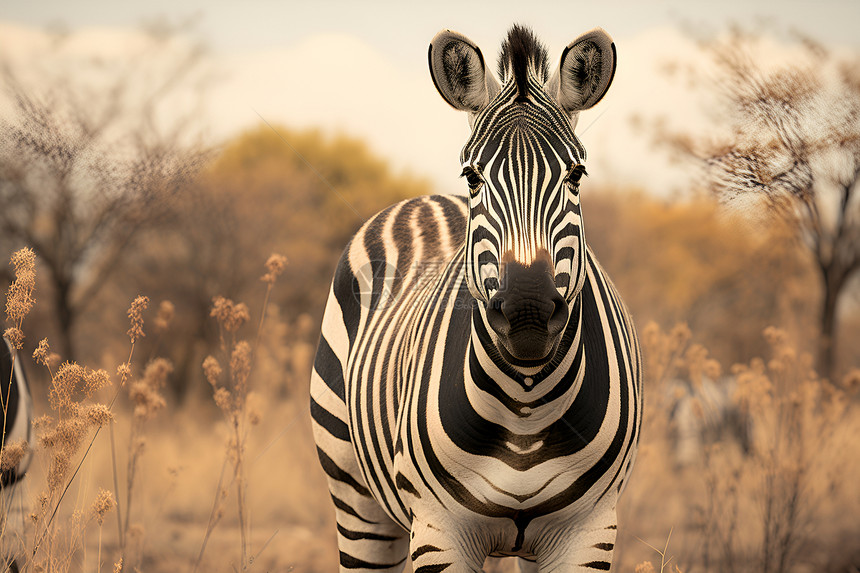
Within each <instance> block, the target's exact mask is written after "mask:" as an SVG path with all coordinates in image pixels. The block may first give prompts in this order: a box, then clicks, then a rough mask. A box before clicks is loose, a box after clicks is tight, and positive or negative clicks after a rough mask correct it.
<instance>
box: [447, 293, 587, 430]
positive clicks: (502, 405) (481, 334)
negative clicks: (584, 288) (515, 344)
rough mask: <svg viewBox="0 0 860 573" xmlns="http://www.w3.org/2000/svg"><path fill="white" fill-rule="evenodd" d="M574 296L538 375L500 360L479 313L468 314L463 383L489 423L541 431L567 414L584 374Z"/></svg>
mask: <svg viewBox="0 0 860 573" xmlns="http://www.w3.org/2000/svg"><path fill="white" fill-rule="evenodd" d="M580 299H581V297H577V298H576V300H575V301H574V304H573V305H572V308H571V318H570V321H569V322H568V324H567V328H566V329H565V332H564V334H563V335H562V338H561V341H560V343H559V348H558V350H557V351H556V354H555V356H554V357H553V358H552V360H551V361H550V362H549V363H547V364H546V365H545V366H543V367H542V368H540V369H537V371H534V370H524V369H519V368H517V367H515V366H513V365H511V364H510V363H508V362H507V361H505V360H504V358H502V356H501V354H500V353H499V351H498V349H497V347H496V344H495V343H494V341H493V339H492V336H491V335H490V329H489V326H488V324H487V321H486V316H485V315H484V312H483V309H482V308H480V306H479V308H476V309H475V310H474V312H473V313H472V333H471V338H470V341H469V348H468V354H467V356H466V364H465V373H464V382H465V385H466V394H467V396H468V398H469V402H470V403H471V404H472V407H473V408H474V409H475V411H476V412H478V413H479V414H481V416H482V417H484V418H485V419H488V420H497V421H503V425H504V426H506V427H508V428H509V429H512V430H513V429H515V428H516V429H517V430H519V431H518V432H517V433H523V432H524V431H526V430H527V428H526V426H528V427H530V428H531V430H532V431H535V429H536V428H535V427H537V429H540V428H543V427H546V426H547V425H549V424H551V423H552V422H555V421H556V420H558V419H559V418H560V417H561V416H563V415H564V413H565V412H567V409H568V408H569V407H570V404H571V403H572V402H573V399H574V398H575V397H576V395H577V393H578V392H579V388H580V386H581V384H582V380H583V377H584V374H585V347H584V340H583V338H582V336H581V331H582V304H581V301H580Z"/></svg>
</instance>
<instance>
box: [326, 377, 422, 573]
mask: <svg viewBox="0 0 860 573" xmlns="http://www.w3.org/2000/svg"><path fill="white" fill-rule="evenodd" d="M346 415H347V408H346V404H345V403H344V401H343V398H342V396H339V395H338V394H337V393H336V392H334V391H332V390H331V389H330V388H329V387H328V386H327V385H326V382H325V381H324V380H323V379H322V377H321V376H320V375H319V374H318V372H317V370H316V369H315V370H314V373H313V375H312V376H311V417H312V419H313V430H314V440H315V441H316V444H317V455H318V456H319V460H320V464H321V465H322V468H323V471H325V473H326V475H327V477H328V487H329V492H330V493H331V498H332V501H333V502H334V505H335V516H336V519H337V545H338V549H339V550H340V570H341V571H392V572H399V571H401V570H402V569H403V566H404V564H405V562H406V557H407V554H408V552H409V539H408V535H407V532H406V531H405V530H404V529H403V528H402V527H400V526H399V525H398V524H397V523H396V522H394V520H392V519H391V518H390V517H388V515H387V514H386V513H385V511H384V510H383V509H382V507H381V506H380V505H379V503H377V501H376V500H375V499H374V498H373V496H372V495H371V493H370V490H369V489H368V488H367V483H366V482H365V480H364V477H363V476H362V474H361V471H360V469H359V467H358V462H357V461H356V458H355V451H354V450H353V445H352V441H351V440H350V436H349V431H348V427H347V423H346V420H347V417H346Z"/></svg>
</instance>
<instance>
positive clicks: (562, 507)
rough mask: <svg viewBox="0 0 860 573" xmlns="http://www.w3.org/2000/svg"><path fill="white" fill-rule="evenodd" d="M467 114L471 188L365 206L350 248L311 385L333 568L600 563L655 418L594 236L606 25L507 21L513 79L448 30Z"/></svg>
mask: <svg viewBox="0 0 860 573" xmlns="http://www.w3.org/2000/svg"><path fill="white" fill-rule="evenodd" d="M429 64H430V72H431V75H432V78H433V81H434V83H435V85H436V88H437V90H438V91H439V93H440V94H441V95H442V97H443V99H445V101H447V102H448V103H449V104H450V105H451V106H453V107H454V108H455V109H457V110H461V111H465V112H467V114H468V118H469V125H470V128H471V135H470V137H469V139H468V140H467V142H466V144H465V146H464V147H463V150H462V152H461V154H460V160H461V164H462V169H463V171H462V176H463V177H464V178H465V179H466V182H467V183H468V188H469V193H468V197H465V196H453V195H435V196H425V197H419V198H415V199H410V200H406V201H403V202H400V203H397V204H395V205H393V206H391V207H389V208H387V209H385V210H383V211H382V212H380V213H379V214H377V215H376V216H374V217H373V218H372V219H370V220H369V221H367V222H366V223H365V224H364V225H363V226H362V227H361V228H360V230H359V231H358V232H357V234H356V235H355V236H354V237H353V238H352V239H351V241H350V242H349V244H348V245H347V247H346V249H345V251H344V253H343V255H342V256H341V258H340V260H339V262H338V265H337V268H336V271H335V273H334V278H333V280H332V285H331V289H330V290H329V295H328V301H327V304H326V310H325V313H324V316H323V322H322V327H321V336H320V340H319V345H318V348H317V352H316V356H315V360H314V366H313V371H312V374H311V383H310V384H311V386H310V393H311V399H310V413H311V418H312V426H313V434H314V440H315V442H316V446H317V454H318V457H319V461H320V464H321V466H322V469H323V471H324V473H325V474H326V478H327V482H328V487H329V491H330V494H331V498H332V501H333V503H334V506H335V515H336V520H337V542H338V549H339V556H340V570H341V571H371V570H373V571H380V570H382V571H400V570H402V568H403V567H404V566H405V564H406V561H407V559H410V558H411V562H412V567H413V571H415V572H416V573H434V572H440V571H446V572H461V571H480V570H481V568H482V566H483V565H484V562H485V559H487V558H488V557H494V558H499V557H508V556H516V557H519V558H521V559H520V560H519V561H518V564H519V566H520V567H521V569H525V570H528V571H538V570H539V571H557V570H565V571H591V570H608V569H609V567H610V563H611V560H612V553H613V548H614V545H615V538H616V533H617V519H616V509H615V507H616V502H617V500H618V497H619V495H620V494H621V492H622V489H623V488H624V485H625V484H626V483H627V481H628V477H629V475H630V473H631V471H632V468H633V462H634V459H635V455H636V449H637V444H638V440H639V431H640V425H641V417H642V398H641V387H640V386H641V382H640V369H641V368H640V351H639V344H638V342H637V338H636V333H635V329H634V326H633V323H632V321H631V318H630V315H629V314H628V312H627V310H626V308H625V306H624V304H623V303H622V301H621V299H620V297H619V295H618V293H617V291H616V289H615V287H614V286H613V284H612V282H610V280H609V278H608V277H607V275H606V273H605V272H604V271H603V269H602V268H601V267H600V265H599V263H598V262H597V259H596V258H595V256H594V254H593V253H592V252H591V250H589V249H588V247H587V246H586V243H585V235H584V232H583V227H582V215H581V212H580V205H579V183H580V179H581V177H582V176H583V175H585V167H584V165H583V162H584V160H585V149H584V148H583V146H582V144H581V142H580V141H579V139H578V138H577V136H576V135H574V131H573V130H574V127H575V125H576V120H577V117H578V113H579V111H580V110H583V109H588V108H590V107H592V106H593V105H594V104H596V103H597V102H598V101H599V100H600V99H601V98H602V97H603V95H604V94H605V92H606V90H607V89H608V88H609V85H610V83H611V81H612V77H613V75H614V71H615V45H614V44H613V42H612V40H611V38H610V37H609V35H608V34H607V33H606V32H604V31H603V30H601V29H595V30H592V31H590V32H587V33H585V34H583V35H581V36H580V37H578V38H577V39H576V40H574V41H573V42H572V43H570V44H569V45H568V46H567V47H566V48H565V49H564V51H563V52H562V56H561V60H560V64H559V68H558V69H557V71H556V72H555V73H554V74H553V75H552V77H549V65H548V57H547V52H546V49H545V48H544V47H543V46H542V44H541V43H540V42H539V41H538V40H537V38H536V37H535V35H534V34H533V33H532V32H531V30H529V29H527V28H524V27H522V26H519V25H515V26H513V27H512V28H511V29H510V31H509V32H508V34H507V37H506V39H505V41H504V42H503V44H502V49H501V56H500V59H499V75H500V76H501V82H499V81H498V80H497V79H496V78H495V77H494V75H493V74H492V72H491V71H487V69H486V66H485V62H484V58H483V55H482V54H481V51H480V49H479V48H478V47H477V46H476V45H475V44H474V43H473V42H472V41H471V40H469V39H468V38H466V37H465V36H462V35H460V34H458V33H456V32H453V31H450V30H443V31H441V32H439V34H437V35H436V36H435V38H434V39H433V40H432V42H431V44H430V49H429Z"/></svg>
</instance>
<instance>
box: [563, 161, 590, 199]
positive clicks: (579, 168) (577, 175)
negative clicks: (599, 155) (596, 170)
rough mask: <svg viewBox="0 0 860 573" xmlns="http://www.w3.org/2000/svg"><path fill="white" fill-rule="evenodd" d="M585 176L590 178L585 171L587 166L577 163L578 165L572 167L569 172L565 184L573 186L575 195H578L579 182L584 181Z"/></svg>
mask: <svg viewBox="0 0 860 573" xmlns="http://www.w3.org/2000/svg"><path fill="white" fill-rule="evenodd" d="M583 175H585V176H586V177H588V173H587V172H586V171H585V165H583V164H582V163H577V164H576V165H573V166H571V168H570V170H569V171H568V172H567V176H566V177H565V178H564V182H565V183H567V184H568V185H570V186H571V188H572V189H573V192H574V193H578V192H579V180H580V179H582V176H583Z"/></svg>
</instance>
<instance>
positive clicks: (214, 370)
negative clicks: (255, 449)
mask: <svg viewBox="0 0 860 573" xmlns="http://www.w3.org/2000/svg"><path fill="white" fill-rule="evenodd" d="M286 264H287V260H286V258H285V257H283V256H282V255H277V254H274V255H272V256H271V257H269V259H268V261H267V262H266V270H267V272H266V274H264V275H263V276H262V277H261V279H260V280H261V281H263V282H265V283H266V285H267V288H266V295H265V298H264V302H263V308H262V311H261V313H260V322H259V325H258V327H257V333H256V337H255V344H254V347H253V348H252V347H251V345H250V344H249V343H248V342H247V341H245V340H240V339H237V333H238V331H239V329H240V328H241V326H242V325H243V324H245V323H246V322H248V320H250V313H249V311H248V307H247V306H246V305H245V304H244V303H241V302H240V303H235V302H233V301H232V300H230V299H227V298H224V297H221V296H218V297H215V298H214V299H213V304H212V311H211V313H210V314H211V316H212V317H214V318H215V320H216V321H217V322H218V327H219V332H220V337H221V338H220V339H221V350H222V352H223V354H224V356H225V359H226V360H225V362H226V363H228V364H229V370H228V372H227V375H226V376H225V372H224V368H223V367H222V366H221V361H219V360H218V359H217V358H215V357H214V356H207V357H206V359H205V360H204V361H203V372H204V374H205V376H206V380H207V381H208V382H209V384H210V385H211V386H212V390H213V398H214V400H215V404H216V405H217V406H218V408H219V409H220V410H221V412H222V414H223V415H224V419H225V420H226V421H227V423H228V425H229V427H230V430H231V434H230V438H229V439H228V442H227V449H226V456H225V460H224V465H223V466H222V471H221V477H220V479H219V482H218V488H217V492H216V495H215V500H214V502H213V506H212V512H211V513H210V517H209V524H208V526H207V528H206V533H205V535H204V538H203V544H202V546H201V548H200V553H199V554H198V557H197V561H196V563H195V565H194V568H193V571H196V570H197V569H198V568H199V566H200V563H201V561H202V559H203V554H204V552H205V551H206V546H207V544H208V541H209V538H210V536H211V534H212V531H213V530H214V529H215V527H216V525H217V524H218V522H219V521H220V520H221V517H223V515H224V503H225V502H226V500H227V498H228V495H229V491H230V489H231V488H232V486H233V484H235V485H236V498H237V510H238V516H239V530H240V535H241V546H240V559H241V562H240V563H241V567H240V568H241V569H242V570H245V569H247V568H248V567H249V566H250V565H251V563H252V562H253V560H254V557H251V556H249V554H248V536H249V533H250V521H249V519H248V515H247V501H246V500H247V477H246V445H247V440H248V434H249V430H250V427H251V426H255V425H257V424H259V422H260V413H259V409H258V408H257V407H256V406H255V394H254V393H253V392H251V391H250V377H251V370H252V368H253V363H254V356H255V353H256V349H257V348H258V347H259V344H260V335H261V332H262V329H263V323H264V321H265V316H266V310H267V307H268V303H269V297H270V295H271V292H272V288H273V287H274V284H275V282H276V280H277V278H278V276H280V274H281V273H282V272H283V271H284V267H285V266H286ZM228 339H229V341H228ZM228 467H229V468H231V469H232V472H231V475H230V482H229V483H228V484H227V485H226V486H225V485H224V481H225V471H226V469H227V468H228Z"/></svg>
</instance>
